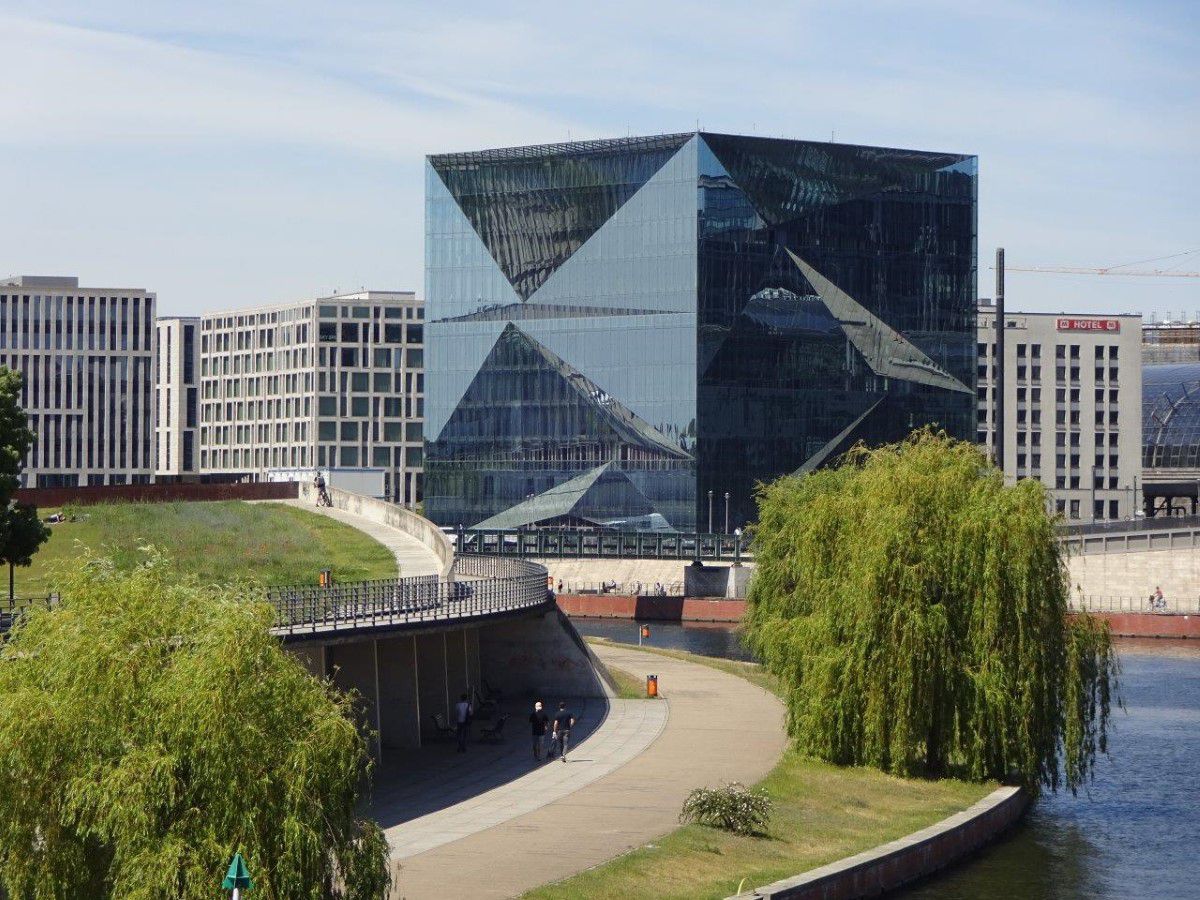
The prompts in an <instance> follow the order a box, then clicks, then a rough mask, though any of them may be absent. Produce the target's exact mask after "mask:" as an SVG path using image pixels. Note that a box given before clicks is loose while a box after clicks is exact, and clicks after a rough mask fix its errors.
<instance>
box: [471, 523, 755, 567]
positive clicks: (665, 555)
mask: <svg viewBox="0 0 1200 900" xmlns="http://www.w3.org/2000/svg"><path fill="white" fill-rule="evenodd" d="M454 550H455V553H456V554H457V555H458V556H460V557H469V556H473V555H488V556H516V557H526V556H534V557H538V556H544V557H558V558H560V559H572V558H574V559H580V558H587V559H593V558H594V559H604V558H613V559H686V560H693V559H703V560H717V561H720V560H728V561H729V562H739V561H741V560H743V559H749V558H751V557H752V556H753V551H752V548H751V547H750V542H749V539H748V538H747V537H746V536H745V535H739V534H707V533H704V532H680V531H579V530H576V529H567V528H538V529H530V530H528V531H523V530H491V529H475V528H470V529H463V530H460V531H458V532H457V533H456V534H455V535H454Z"/></svg>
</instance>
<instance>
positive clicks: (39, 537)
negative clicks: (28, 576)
mask: <svg viewBox="0 0 1200 900" xmlns="http://www.w3.org/2000/svg"><path fill="white" fill-rule="evenodd" d="M49 539H50V529H49V528H47V527H46V526H45V525H44V524H42V520H41V519H39V518H38V511H37V507H36V506H31V505H30V504H28V503H10V504H9V507H8V509H7V510H6V511H5V513H4V514H3V515H2V516H0V562H5V563H8V599H9V600H11V599H12V598H13V567H14V566H28V565H30V564H31V563H32V562H33V554H35V553H37V552H38V548H39V547H41V546H42V544H44V543H46V541H48V540H49Z"/></svg>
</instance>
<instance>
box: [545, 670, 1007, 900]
mask: <svg viewBox="0 0 1200 900" xmlns="http://www.w3.org/2000/svg"><path fill="white" fill-rule="evenodd" d="M642 649H643V650H645V649H648V648H645V647H643V648H642ZM651 652H654V653H660V654H663V655H666V656H674V657H677V658H681V659H687V660H689V661H691V662H696V663H701V664H703V665H708V666H712V667H713V668H715V669H720V670H722V671H725V672H731V673H733V674H737V675H740V676H742V677H750V676H753V677H752V678H751V680H753V681H755V683H757V684H760V685H762V686H764V687H768V688H770V689H774V688H775V687H776V686H775V685H774V684H773V679H771V676H770V675H769V673H766V672H763V671H762V670H761V667H759V666H756V665H754V664H752V663H738V662H734V661H731V660H723V659H712V658H708V657H702V656H696V655H693V654H689V653H681V652H679V651H673V650H660V649H654V650H652V651H651ZM760 783H761V785H762V786H763V787H765V788H766V789H767V791H768V793H769V794H770V795H771V799H772V801H773V802H774V804H775V809H774V813H773V815H772V817H771V826H770V833H769V835H767V836H766V837H759V838H755V837H742V836H738V835H735V834H730V833H727V832H724V831H720V830H718V829H715V828H710V827H707V826H703V825H687V826H684V827H682V828H679V829H677V830H676V831H674V832H672V833H671V834H669V835H667V836H665V837H664V838H662V839H661V840H659V841H656V842H655V843H653V844H647V845H645V846H643V847H639V848H638V849H636V850H633V851H632V852H630V853H627V854H625V855H624V856H620V857H617V858H616V859H614V860H611V861H610V862H608V863H605V864H604V865H601V866H598V867H596V868H594V869H590V870H588V871H586V872H582V873H580V874H579V875H576V876H574V877H573V878H569V879H567V880H566V881H561V882H558V883H556V884H550V885H545V886H543V887H541V888H538V889H536V890H533V891H530V892H529V893H528V894H526V895H525V897H526V898H530V900H576V898H578V900H585V898H586V900H635V898H642V897H645V898H650V897H654V898H677V900H684V898H688V900H690V898H697V897H708V898H724V897H729V896H731V895H733V894H735V893H736V892H737V890H738V886H739V884H742V883H743V880H744V889H747V890H748V889H750V888H752V887H756V886H760V885H764V884H769V883H770V882H772V881H777V880H779V879H781V878H788V877H790V876H792V875H796V874H799V873H800V872H804V871H807V870H808V869H812V868H815V867H817V866H821V865H825V864H826V863H829V862H833V861H834V860H837V859H841V858H843V857H845V856H850V855H852V854H855V853H859V852H861V851H863V850H866V849H868V848H870V847H874V846H877V845H878V844H882V843H886V842H887V841H891V840H895V839H896V838H898V837H902V836H904V835H906V834H909V833H910V832H913V831H916V830H917V829H919V828H924V827H925V826H927V825H931V824H933V823H934V822H936V821H938V820H940V819H943V818H945V817H946V816H949V815H952V814H953V813H956V812H959V811H961V810H963V809H965V808H966V807H968V806H970V805H971V804H972V803H974V802H975V801H977V800H979V799H980V798H981V797H984V796H985V795H986V794H988V793H989V792H990V791H992V790H993V789H994V788H995V787H996V786H995V785H994V784H971V783H967V782H962V781H953V780H943V781H923V780H919V779H903V778H894V777H892V776H890V775H885V774H883V773H882V772H878V771H876V770H874V769H865V768H841V767H838V766H833V765H829V764H827V763H823V762H818V761H816V760H813V759H810V758H807V757H804V756H801V755H800V754H798V753H796V752H795V751H792V750H789V751H788V752H786V753H785V754H784V756H783V758H782V759H781V760H780V762H779V764H778V765H777V766H776V767H775V769H774V770H773V771H772V772H771V774H770V775H768V776H767V777H766V778H765V779H764V780H763V781H762V782H760ZM697 787H700V785H697Z"/></svg>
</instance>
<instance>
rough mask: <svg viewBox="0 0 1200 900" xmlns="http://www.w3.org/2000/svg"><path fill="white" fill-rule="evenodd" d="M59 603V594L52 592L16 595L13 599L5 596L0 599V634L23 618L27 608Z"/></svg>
mask: <svg viewBox="0 0 1200 900" xmlns="http://www.w3.org/2000/svg"><path fill="white" fill-rule="evenodd" d="M57 603H58V595H57V594H51V595H50V596H48V597H16V598H13V599H11V600H10V599H9V598H7V597H5V598H3V599H0V634H3V633H4V632H6V631H8V629H10V628H12V626H13V623H14V622H16V621H17V620H18V619H19V618H21V616H23V615H24V614H25V612H26V611H27V610H30V609H34V608H37V607H44V608H46V609H50V608H53V607H54V606H55V605H57Z"/></svg>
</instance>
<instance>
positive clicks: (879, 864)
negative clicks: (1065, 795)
mask: <svg viewBox="0 0 1200 900" xmlns="http://www.w3.org/2000/svg"><path fill="white" fill-rule="evenodd" d="M1028 805H1029V793H1028V792H1027V791H1026V790H1025V789H1024V788H1019V787H1002V788H997V789H996V790H994V791H992V793H990V794H988V795H987V796H986V797H984V798H983V799H982V800H980V801H979V802H978V803H976V804H975V805H974V806H971V807H970V808H968V809H965V810H963V811H962V812H960V813H955V814H954V815H952V816H949V817H948V818H945V819H942V821H940V822H938V823H937V824H935V825H930V826H929V827H928V828H922V829H921V830H920V831H914V832H913V833H912V834H909V835H906V836H904V837H902V838H899V839H898V840H895V841H891V842H890V843H887V844H881V845H880V846H878V847H874V848H872V849H871V850H866V851H864V852H862V853H858V854H855V855H854V856H848V857H846V858H845V859H841V860H838V861H837V862H833V863H830V864H829V865H827V866H821V867H820V868H817V869H813V870H812V871H810V872H805V873H804V874H802V875H797V876H796V877H795V878H788V879H784V880H783V881H776V882H774V883H773V884H768V885H764V886H763V887H759V888H755V889H754V890H752V891H748V892H746V893H744V894H738V895H737V897H735V898H729V900H766V898H770V900H857V898H860V897H878V896H880V895H882V894H886V893H887V892H889V891H893V890H896V889H897V888H899V887H903V886H904V885H906V884H911V883H912V882H914V881H917V880H918V879H921V878H925V877H926V876H929V875H932V874H933V873H935V872H937V871H939V870H940V869H944V868H945V867H946V866H949V865H951V864H953V863H955V862H958V861H959V860H961V859H963V858H964V857H966V856H969V855H970V854H972V853H974V852H975V851H976V850H978V849H979V848H980V847H982V846H984V845H985V844H987V843H989V842H991V841H992V840H994V839H995V838H996V837H997V836H998V835H1000V834H1001V833H1003V832H1004V831H1006V830H1007V829H1008V828H1010V827H1011V826H1012V825H1013V824H1014V823H1015V822H1016V821H1017V820H1018V819H1020V818H1021V816H1022V815H1023V814H1024V813H1025V809H1026V808H1027V807H1028Z"/></svg>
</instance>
